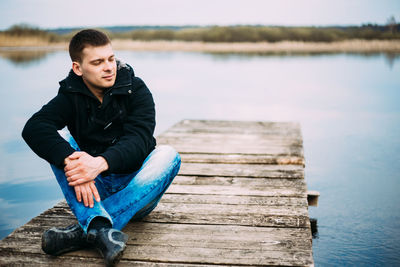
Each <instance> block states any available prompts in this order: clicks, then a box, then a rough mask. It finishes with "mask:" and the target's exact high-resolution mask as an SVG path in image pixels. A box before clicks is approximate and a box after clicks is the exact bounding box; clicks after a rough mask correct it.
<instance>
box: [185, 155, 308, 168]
mask: <svg viewBox="0 0 400 267" xmlns="http://www.w3.org/2000/svg"><path fill="white" fill-rule="evenodd" d="M180 155H181V158H182V162H187V163H227V164H275V165H285V164H286V165H302V166H304V164H305V162H304V158H303V157H302V156H289V155H264V154H233V153H230V154H209V153H204V154H201V153H187V152H180Z"/></svg>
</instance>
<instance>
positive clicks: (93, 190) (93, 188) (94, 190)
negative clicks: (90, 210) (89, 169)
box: [89, 182, 100, 202]
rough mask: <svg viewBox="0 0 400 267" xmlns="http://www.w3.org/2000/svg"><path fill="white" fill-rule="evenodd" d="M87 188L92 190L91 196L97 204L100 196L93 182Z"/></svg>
mask: <svg viewBox="0 0 400 267" xmlns="http://www.w3.org/2000/svg"><path fill="white" fill-rule="evenodd" d="M89 186H90V189H91V190H92V193H93V196H94V198H95V200H96V201H97V202H100V195H99V192H98V191H97V187H96V185H95V184H94V182H93V183H89Z"/></svg>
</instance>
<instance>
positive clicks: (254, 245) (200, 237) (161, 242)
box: [1, 222, 311, 265]
mask: <svg viewBox="0 0 400 267" xmlns="http://www.w3.org/2000/svg"><path fill="white" fill-rule="evenodd" d="M34 225H35V224H28V225H27V226H25V228H24V231H16V232H15V233H14V241H13V242H9V248H8V249H10V248H13V247H17V246H20V245H21V244H25V245H24V246H23V247H20V248H19V251H20V252H23V253H31V254H43V252H41V249H40V238H41V232H39V231H38V229H37V228H35V226H34ZM52 225H53V224H52ZM49 226H50V225H49ZM124 230H125V231H126V232H127V233H129V235H130V238H129V240H128V248H127V251H126V252H125V253H124V259H125V260H126V259H128V260H133V261H136V260H141V261H155V262H182V263H183V262H187V263H205V264H213V263H217V264H227V265H230V264H244V265H257V264H259V263H260V262H259V261H260V259H263V257H265V255H269V256H268V257H269V264H272V265H278V264H282V257H285V256H287V255H288V254H289V255H291V260H290V261H288V263H290V264H292V265H293V264H295V265H296V264H298V265H306V264H307V262H308V261H309V260H310V257H311V255H310V252H309V251H310V247H311V240H310V239H309V233H308V229H289V228H265V227H245V226H229V225H228V226H223V225H185V224H171V223H162V224H160V223H144V222H135V223H130V224H128V226H127V227H126V228H125V229H124ZM129 248H130V249H129ZM243 248H247V249H243ZM1 251H2V254H4V253H7V250H3V249H2V250H1ZM8 251H9V250H8ZM139 252H140V253H139ZM304 254H308V261H307V262H301V259H300V261H298V260H299V259H296V256H297V255H304ZM67 255H69V256H74V258H76V259H79V258H80V257H88V256H89V257H90V258H94V259H96V258H97V259H98V258H99V255H98V254H97V253H96V252H95V251H93V250H83V251H77V252H72V253H68V254H67ZM189 255H192V256H193V257H189ZM217 255H219V256H218V260H216V259H215V257H217ZM271 255H273V256H274V258H271V257H270V256H271ZM50 258H52V257H50ZM74 258H72V259H74ZM272 259H274V261H273V260H272ZM302 259H303V260H304V258H303V257H302ZM68 260H69V259H68Z"/></svg>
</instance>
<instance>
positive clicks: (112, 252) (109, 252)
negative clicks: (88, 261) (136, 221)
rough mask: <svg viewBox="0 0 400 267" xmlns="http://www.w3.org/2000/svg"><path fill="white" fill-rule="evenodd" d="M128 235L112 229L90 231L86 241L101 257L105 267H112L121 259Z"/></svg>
mask: <svg viewBox="0 0 400 267" xmlns="http://www.w3.org/2000/svg"><path fill="white" fill-rule="evenodd" d="M127 240H128V235H127V234H124V233H123V232H121V231H119V230H117V229H113V228H101V229H100V230H96V229H91V230H89V232H88V234H87V241H88V242H89V243H91V244H93V245H94V247H95V248H97V250H98V251H99V252H100V253H101V255H103V257H104V261H105V263H106V266H114V265H115V264H116V263H118V262H119V260H120V259H121V257H122V253H123V252H124V250H125V248H126V245H125V243H126V241H127Z"/></svg>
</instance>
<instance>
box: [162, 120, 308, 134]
mask: <svg viewBox="0 0 400 267" xmlns="http://www.w3.org/2000/svg"><path fill="white" fill-rule="evenodd" d="M182 128H186V129H189V130H191V129H195V130H196V129H210V128H217V129H218V130H225V131H226V132H230V131H229V130H230V129H232V128H234V129H238V130H243V131H245V132H251V130H253V132H257V130H261V131H263V132H273V131H280V132H289V131H292V132H297V133H301V132H300V124H299V123H297V122H265V121H224V120H182V121H180V122H178V123H176V124H175V125H173V126H172V127H171V128H170V129H168V132H176V130H177V129H178V130H179V129H182ZM210 132H212V131H210ZM218 132H219V131H218Z"/></svg>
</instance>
